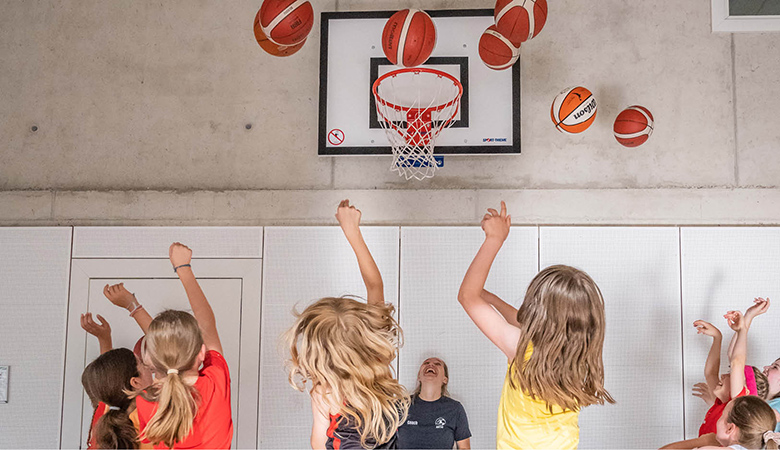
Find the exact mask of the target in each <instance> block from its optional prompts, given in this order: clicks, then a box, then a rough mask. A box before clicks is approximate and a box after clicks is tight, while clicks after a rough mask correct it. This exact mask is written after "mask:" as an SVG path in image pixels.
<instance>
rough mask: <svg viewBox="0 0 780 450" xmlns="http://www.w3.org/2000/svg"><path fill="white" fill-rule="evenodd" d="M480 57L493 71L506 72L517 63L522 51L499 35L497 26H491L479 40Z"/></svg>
mask: <svg viewBox="0 0 780 450" xmlns="http://www.w3.org/2000/svg"><path fill="white" fill-rule="evenodd" d="M479 57H480V58H482V62H484V63H485V65H486V66H488V67H490V68H491V69H493V70H504V69H508V68H510V67H512V65H513V64H514V63H515V61H517V58H519V57H520V49H519V48H517V47H515V46H514V45H512V42H510V41H509V39H507V38H506V37H504V36H503V35H502V34H501V33H499V32H498V30H496V26H495V25H491V26H489V27H488V29H487V30H485V32H484V33H482V37H481V38H479Z"/></svg>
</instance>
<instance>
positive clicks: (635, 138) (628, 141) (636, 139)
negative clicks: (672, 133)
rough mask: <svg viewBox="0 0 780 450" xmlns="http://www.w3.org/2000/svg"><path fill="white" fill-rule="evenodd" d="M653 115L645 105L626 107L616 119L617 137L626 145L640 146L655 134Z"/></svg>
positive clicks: (615, 129) (614, 128) (615, 130)
mask: <svg viewBox="0 0 780 450" xmlns="http://www.w3.org/2000/svg"><path fill="white" fill-rule="evenodd" d="M653 125H654V123H653V115H652V114H650V111H648V110H647V108H645V107H644V106H639V105H634V106H629V107H628V108H626V109H624V110H623V111H622V112H621V113H620V114H618V116H617V118H616V119H615V126H614V127H613V131H614V133H615V139H617V141H618V142H620V144H621V145H624V146H626V147H639V146H640V145H642V144H644V143H645V142H646V141H647V140H648V139H649V138H650V135H651V134H653Z"/></svg>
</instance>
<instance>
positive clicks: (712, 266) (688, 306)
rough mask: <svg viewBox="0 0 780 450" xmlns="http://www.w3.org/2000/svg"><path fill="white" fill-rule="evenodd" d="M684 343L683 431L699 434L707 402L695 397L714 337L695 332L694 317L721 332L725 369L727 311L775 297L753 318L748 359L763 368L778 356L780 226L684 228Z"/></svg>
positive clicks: (728, 332)
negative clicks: (771, 302) (765, 312)
mask: <svg viewBox="0 0 780 450" xmlns="http://www.w3.org/2000/svg"><path fill="white" fill-rule="evenodd" d="M681 233H682V234H681V244H682V262H683V264H682V295H683V305H684V308H683V345H684V348H685V390H684V394H685V399H686V408H685V435H686V437H687V438H693V437H696V436H698V432H699V427H700V426H701V423H702V421H703V420H704V415H705V414H706V412H707V409H708V408H707V405H706V404H705V403H704V402H703V401H701V400H700V399H698V398H696V397H693V396H691V391H692V389H693V385H694V384H696V383H698V382H703V381H704V363H705V361H706V360H707V354H708V353H709V349H710V346H711V344H712V338H709V337H706V336H703V335H698V334H696V329H695V328H694V327H693V322H694V321H695V320H698V319H703V320H706V321H708V322H712V324H713V325H715V326H716V327H718V329H720V331H721V333H723V344H722V352H721V357H720V366H721V367H720V370H721V373H727V372H728V370H729V361H728V356H727V354H726V353H727V352H726V350H727V348H728V344H729V341H730V340H731V336H732V335H733V332H732V331H731V329H730V328H729V327H728V324H727V323H726V320H725V319H724V318H723V314H725V313H726V311H729V310H740V311H742V312H744V311H745V309H747V308H748V307H749V306H750V305H752V303H753V299H754V298H755V297H769V298H770V299H772V300H775V302H774V304H773V305H772V306H771V308H770V310H769V312H768V313H767V314H766V315H764V316H759V317H758V318H756V320H755V321H753V325H752V326H751V328H750V335H749V336H748V354H747V363H748V364H751V365H754V366H757V367H758V368H759V369H763V367H764V366H765V365H768V364H771V363H772V362H773V361H774V360H775V359H777V358H780V350H778V349H780V334H778V332H777V317H778V309H780V304H779V303H780V302H777V300H780V228H773V227H771V228H770V227H767V228H744V227H731V228H713V227H707V228H682V230H681Z"/></svg>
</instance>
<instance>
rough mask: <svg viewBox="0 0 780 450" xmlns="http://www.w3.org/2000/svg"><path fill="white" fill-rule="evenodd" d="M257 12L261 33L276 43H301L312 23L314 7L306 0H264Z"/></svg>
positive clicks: (307, 34)
mask: <svg viewBox="0 0 780 450" xmlns="http://www.w3.org/2000/svg"><path fill="white" fill-rule="evenodd" d="M257 14H258V16H259V17H260V27H261V28H262V31H263V34H265V35H266V36H267V37H268V40H270V41H271V42H273V43H274V44H278V45H296V44H300V43H302V42H303V41H305V40H306V38H307V37H308V36H309V32H310V31H311V27H312V26H313V25H314V9H313V8H312V6H311V3H309V1H308V0H265V1H264V2H263V6H261V7H260V12H258V13H257ZM258 41H259V40H258Z"/></svg>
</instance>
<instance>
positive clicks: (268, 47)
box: [255, 11, 306, 56]
mask: <svg viewBox="0 0 780 450" xmlns="http://www.w3.org/2000/svg"><path fill="white" fill-rule="evenodd" d="M255 39H257V43H258V44H260V47H262V48H263V50H265V51H266V52H267V53H268V54H271V55H273V56H290V55H292V54H294V53H296V52H297V51H298V50H300V49H301V47H303V44H305V43H306V39H304V40H303V42H301V43H298V44H295V45H279V44H276V43H274V42H271V40H270V39H268V36H266V35H265V33H263V27H262V26H260V11H258V12H257V15H256V16H255Z"/></svg>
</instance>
